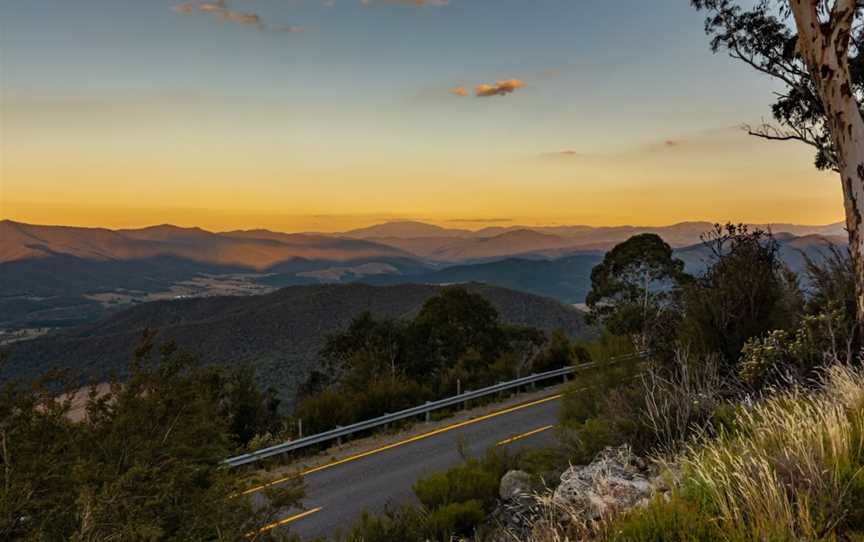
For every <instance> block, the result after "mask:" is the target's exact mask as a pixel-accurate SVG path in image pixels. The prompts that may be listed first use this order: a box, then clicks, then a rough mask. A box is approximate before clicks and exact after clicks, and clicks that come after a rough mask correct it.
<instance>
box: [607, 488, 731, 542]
mask: <svg viewBox="0 0 864 542" xmlns="http://www.w3.org/2000/svg"><path fill="white" fill-rule="evenodd" d="M602 538H605V539H607V540H610V541H615V542H705V541H708V540H724V539H725V536H724V533H723V532H722V531H720V530H719V529H718V528H717V526H716V525H715V524H714V521H713V518H712V517H711V516H710V515H709V514H706V513H705V512H703V511H702V510H700V509H699V507H698V506H697V505H695V504H693V503H690V502H688V501H686V500H684V499H682V498H681V497H680V496H678V495H673V496H672V497H671V499H670V500H669V502H666V501H665V500H663V499H662V498H656V499H654V500H653V501H652V502H651V504H649V505H648V506H646V507H645V508H642V509H637V510H633V511H631V512H629V513H627V514H624V515H623V516H622V517H620V518H618V519H617V520H616V521H614V522H613V523H612V525H611V526H610V527H608V529H607V532H606V533H605V536H604V537H602Z"/></svg>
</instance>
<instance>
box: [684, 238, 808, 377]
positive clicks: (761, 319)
mask: <svg viewBox="0 0 864 542" xmlns="http://www.w3.org/2000/svg"><path fill="white" fill-rule="evenodd" d="M703 243H704V245H705V246H706V247H707V248H708V250H709V254H710V256H709V258H710V259H709V262H708V264H709V265H708V269H707V270H706V271H705V273H704V275H702V276H700V277H699V278H697V279H696V280H695V281H693V282H692V283H691V284H689V285H687V286H686V288H685V295H684V312H685V314H684V319H683V322H682V338H683V339H684V342H685V343H689V345H690V346H693V347H696V348H697V349H699V350H701V351H703V352H705V353H715V352H716V353H719V354H721V355H722V356H723V357H724V359H725V360H726V361H727V362H728V363H729V364H733V363H735V362H736V361H737V360H738V355H739V354H740V352H741V347H742V346H743V345H744V343H745V342H746V341H747V339H749V338H750V337H757V336H761V335H763V334H764V333H766V332H767V331H771V330H774V329H788V328H790V327H792V326H794V324H795V321H796V314H797V312H798V311H799V310H800V308H801V307H800V305H801V303H802V297H801V292H800V290H799V289H798V286H797V279H796V277H795V276H794V274H792V273H791V272H790V271H789V270H788V269H787V268H786V266H785V265H784V264H783V262H782V260H781V259H780V255H779V252H778V251H779V246H778V244H777V242H776V241H775V240H774V238H773V237H772V236H771V234H770V232H766V231H763V230H758V229H757V230H753V231H750V230H749V229H748V228H747V226H743V225H733V224H727V225H726V226H720V225H715V229H714V230H713V231H712V232H710V233H708V234H706V235H704V236H703Z"/></svg>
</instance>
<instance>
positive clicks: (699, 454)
mask: <svg viewBox="0 0 864 542" xmlns="http://www.w3.org/2000/svg"><path fill="white" fill-rule="evenodd" d="M862 404H864V374H862V372H861V371H860V370H854V369H850V368H847V367H842V366H834V367H832V368H830V369H828V370H827V371H826V372H825V375H824V381H823V386H822V388H821V390H819V391H817V392H810V393H808V392H806V391H804V390H800V389H799V390H792V391H786V392H782V393H779V394H777V395H775V396H772V397H770V398H768V399H765V400H763V401H759V402H757V403H755V404H752V405H750V406H746V407H744V408H742V409H740V410H739V412H738V414H737V416H736V420H735V427H736V430H735V431H734V433H731V434H724V435H721V436H720V437H717V438H712V439H701V440H700V441H699V442H696V443H694V444H692V445H690V446H689V447H688V448H687V450H686V451H685V452H684V453H683V454H682V456H681V457H680V458H679V460H678V467H679V470H678V472H679V475H680V476H681V477H682V478H681V484H682V491H683V492H684V494H685V495H688V494H689V496H690V497H691V498H693V499H695V500H698V501H701V502H702V503H704V504H705V507H706V509H707V511H708V512H710V513H711V515H712V516H714V518H715V520H716V521H717V523H718V524H719V525H720V526H721V527H722V529H723V530H724V532H726V533H728V535H729V538H730V539H743V540H819V539H823V538H825V537H830V536H831V533H833V532H834V531H835V530H836V528H837V527H838V525H840V524H841V523H842V522H843V521H844V519H845V516H846V515H847V513H848V512H849V511H850V506H859V507H860V506H862V505H864V503H854V504H850V503H849V499H848V498H847V497H848V495H849V489H850V488H851V487H853V485H854V484H857V483H860V478H861V477H862V452H864V423H862V421H864V420H862V410H861V407H862Z"/></svg>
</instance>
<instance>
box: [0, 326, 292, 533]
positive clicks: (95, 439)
mask: <svg viewBox="0 0 864 542" xmlns="http://www.w3.org/2000/svg"><path fill="white" fill-rule="evenodd" d="M130 374H131V376H130V378H129V379H128V380H126V381H124V382H123V383H122V384H120V383H116V382H115V383H113V384H111V386H110V389H108V390H107V391H104V393H103V392H99V390H98V389H97V388H94V389H93V390H92V391H91V392H90V394H89V397H88V398H87V400H86V405H85V407H86V416H85V417H83V419H82V420H81V421H73V417H74V416H73V415H72V414H73V412H72V410H73V397H74V394H71V393H69V394H63V395H59V396H58V394H57V390H58V388H57V386H62V385H63V384H64V380H63V379H62V378H60V377H59V375H53V376H47V377H46V378H45V379H43V380H42V381H40V382H38V383H36V384H34V385H33V386H28V385H24V384H22V383H20V382H9V383H7V384H5V385H4V386H3V387H2V390H0V466H2V469H3V473H4V477H3V480H4V481H3V491H2V492H0V538H2V539H3V540H49V541H50V540H58V541H59V540H153V541H156V540H160V541H161V540H176V541H188V540H232V541H233V540H241V539H244V538H245V535H247V534H251V536H250V538H251V539H270V538H272V537H273V536H274V535H272V534H271V533H268V532H263V533H259V532H258V531H259V529H261V527H262V526H264V525H266V524H267V523H269V522H270V521H272V518H273V516H274V514H275V512H276V511H277V510H278V509H280V508H282V507H284V506H290V505H293V504H295V503H297V502H299V499H300V498H301V497H302V494H303V491H302V488H301V487H300V486H299V485H298V484H288V485H286V486H281V488H280V489H278V490H277V489H273V490H268V491H267V496H268V504H267V505H263V506H256V507H254V508H253V506H252V503H251V501H250V500H249V499H248V498H243V497H237V496H234V495H235V494H236V493H237V491H238V490H240V489H241V488H244V487H245V484H248V483H249V481H248V480H241V479H238V478H237V477H236V473H235V472H232V471H229V470H226V469H223V468H220V466H219V464H220V461H221V460H222V459H224V458H225V457H227V456H229V455H230V454H231V452H232V451H234V449H235V448H236V446H237V445H238V443H241V442H242V441H243V440H244V439H245V438H247V437H248V435H250V434H252V432H253V431H257V430H259V429H260V426H261V424H262V423H263V422H262V420H263V419H264V418H266V414H265V413H266V411H267V410H268V409H269V408H270V407H271V405H270V404H269V403H268V401H267V399H266V397H265V396H263V395H262V394H259V393H258V392H257V391H256V390H255V389H254V387H250V382H251V381H252V379H251V375H250V374H249V373H247V372H240V373H236V374H234V375H231V374H227V373H222V372H220V371H217V370H215V369H212V368H210V369H208V368H201V367H199V366H198V364H197V363H196V360H195V359H194V358H193V357H192V356H190V355H188V354H185V353H183V352H181V351H179V350H177V349H176V348H175V347H174V346H173V345H170V344H167V345H164V346H162V347H161V348H160V349H159V351H158V352H156V351H155V348H154V347H153V344H152V342H146V343H145V344H144V345H143V346H142V347H141V348H139V350H138V352H137V355H136V359H135V361H134V362H133V363H132V365H131V367H130ZM68 389H72V388H68Z"/></svg>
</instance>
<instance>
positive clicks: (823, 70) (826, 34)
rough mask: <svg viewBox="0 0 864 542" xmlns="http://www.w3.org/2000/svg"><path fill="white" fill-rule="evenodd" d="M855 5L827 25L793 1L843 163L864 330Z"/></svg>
mask: <svg viewBox="0 0 864 542" xmlns="http://www.w3.org/2000/svg"><path fill="white" fill-rule="evenodd" d="M856 3H857V2H856V0H836V1H835V2H834V6H833V8H832V9H831V14H830V18H829V20H828V21H827V22H822V21H821V20H820V19H819V15H818V12H817V4H818V0H789V5H790V7H791V8H792V13H793V15H794V17H795V24H796V26H797V29H798V52H799V53H800V54H801V56H802V57H803V59H804V62H805V63H806V65H807V69H808V71H809V72H810V76H811V78H812V79H813V82H814V83H815V86H816V89H817V91H818V92H819V99H820V101H821V102H822V107H823V109H824V110H825V116H826V117H827V119H828V126H829V129H830V131H831V139H832V143H833V146H834V150H835V152H836V154H837V159H838V164H837V166H838V170H839V173H840V180H841V183H842V185H843V203H844V207H845V209H846V230H847V232H848V234H849V252H850V254H851V256H852V264H853V267H854V269H855V298H856V306H857V317H858V325H859V327H864V244H862V243H864V218H862V217H864V119H862V117H861V110H860V109H859V106H858V102H857V100H856V99H855V96H854V95H853V94H852V85H851V81H850V76H849V57H848V55H849V36H850V33H851V31H852V23H853V21H854V19H855V12H856Z"/></svg>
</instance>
